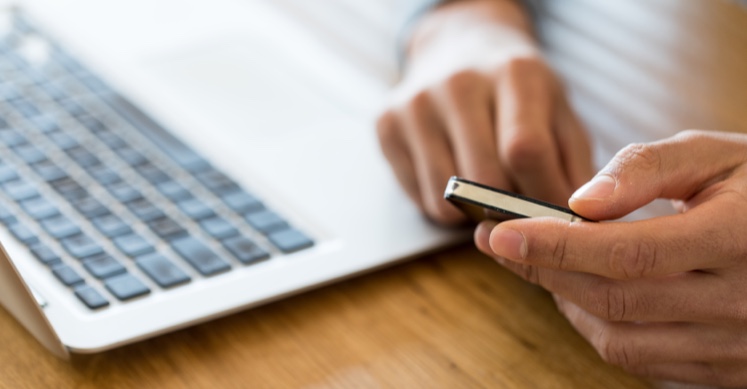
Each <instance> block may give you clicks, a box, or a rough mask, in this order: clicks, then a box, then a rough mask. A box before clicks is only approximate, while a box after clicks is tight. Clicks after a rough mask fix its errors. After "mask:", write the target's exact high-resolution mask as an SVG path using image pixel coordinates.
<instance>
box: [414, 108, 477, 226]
mask: <svg viewBox="0 0 747 389" xmlns="http://www.w3.org/2000/svg"><path fill="white" fill-rule="evenodd" d="M403 120H404V123H405V125H406V126H407V127H408V131H406V132H405V133H406V141H407V144H408V145H409V147H410V156H411V158H412V163H413V166H414V170H415V174H416V175H417V177H418V187H419V188H420V195H421V201H422V203H423V208H424V209H425V212H426V214H427V215H428V216H429V217H430V218H432V219H433V220H434V221H436V222H439V223H442V224H457V223H461V222H463V221H464V220H466V218H465V216H464V214H463V213H462V212H461V211H459V210H458V209H457V208H456V207H454V206H453V205H451V204H450V203H448V202H447V201H446V200H444V198H443V191H444V188H445V187H446V183H447V182H448V180H449V177H451V176H453V175H455V174H456V166H455V163H454V157H453V154H452V151H451V148H450V146H449V143H448V140H447V138H446V134H445V128H444V123H443V122H442V120H441V118H440V117H439V116H438V115H437V114H436V107H435V105H434V104H433V101H432V99H431V97H430V96H429V95H428V94H420V95H418V96H416V97H415V98H414V99H413V101H412V102H411V103H410V107H409V109H407V110H405V111H404V112H403Z"/></svg>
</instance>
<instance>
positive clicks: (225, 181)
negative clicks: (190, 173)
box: [195, 169, 240, 195]
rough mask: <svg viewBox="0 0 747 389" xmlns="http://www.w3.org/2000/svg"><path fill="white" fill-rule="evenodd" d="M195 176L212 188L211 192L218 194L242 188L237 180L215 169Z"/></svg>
mask: <svg viewBox="0 0 747 389" xmlns="http://www.w3.org/2000/svg"><path fill="white" fill-rule="evenodd" d="M195 177H197V179H198V180H199V181H200V182H202V184H203V185H205V186H206V187H207V188H208V189H210V191H211V192H213V193H215V194H218V195H224V194H227V193H230V192H235V191H237V190H239V189H240V188H239V185H238V184H237V183H236V182H234V181H233V180H231V179H230V178H228V176H226V175H225V174H223V173H221V172H219V171H217V170H214V169H211V170H208V171H204V172H200V173H197V174H196V175H195Z"/></svg>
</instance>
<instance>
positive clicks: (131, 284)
mask: <svg viewBox="0 0 747 389" xmlns="http://www.w3.org/2000/svg"><path fill="white" fill-rule="evenodd" d="M104 286H106V289H108V290H109V292H111V294H113V295H114V297H116V298H118V299H119V300H122V301H125V300H130V299H133V298H135V297H139V296H143V295H146V294H148V293H150V289H148V287H147V286H145V284H143V282H142V281H140V280H139V279H137V277H135V276H133V275H132V274H130V273H125V274H121V275H118V276H114V277H111V278H108V279H106V280H105V281H104Z"/></svg>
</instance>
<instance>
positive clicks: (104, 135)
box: [96, 131, 127, 150]
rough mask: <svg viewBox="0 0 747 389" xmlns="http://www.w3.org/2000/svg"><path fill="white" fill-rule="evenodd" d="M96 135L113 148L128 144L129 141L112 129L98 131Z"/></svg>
mask: <svg viewBox="0 0 747 389" xmlns="http://www.w3.org/2000/svg"><path fill="white" fill-rule="evenodd" d="M96 136H97V137H98V138H99V140H101V141H102V142H104V144H106V145H107V146H109V148H110V149H112V150H116V149H118V148H120V147H125V146H127V142H125V141H124V140H123V139H122V138H120V137H119V135H117V134H114V133H113V132H111V131H98V132H97V133H96Z"/></svg>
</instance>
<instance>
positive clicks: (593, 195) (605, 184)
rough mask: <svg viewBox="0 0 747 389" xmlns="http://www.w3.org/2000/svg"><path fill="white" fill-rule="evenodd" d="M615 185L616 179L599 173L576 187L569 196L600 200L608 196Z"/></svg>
mask: <svg viewBox="0 0 747 389" xmlns="http://www.w3.org/2000/svg"><path fill="white" fill-rule="evenodd" d="M616 187H617V181H616V180H615V178H614V177H612V176H610V175H609V174H600V175H598V176H596V177H594V178H593V179H592V180H591V181H589V182H587V183H586V184H584V186H582V187H580V188H578V190H577V191H576V192H575V193H573V195H572V196H571V198H575V199H583V200H602V199H606V198H607V197H610V196H611V195H612V193H613V192H614V191H615V188H616Z"/></svg>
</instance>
